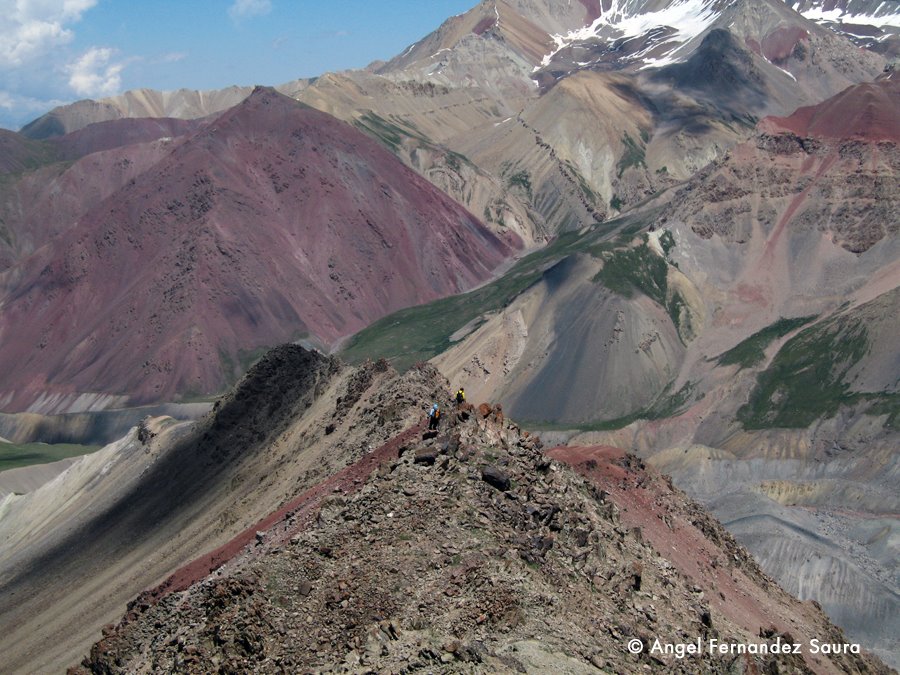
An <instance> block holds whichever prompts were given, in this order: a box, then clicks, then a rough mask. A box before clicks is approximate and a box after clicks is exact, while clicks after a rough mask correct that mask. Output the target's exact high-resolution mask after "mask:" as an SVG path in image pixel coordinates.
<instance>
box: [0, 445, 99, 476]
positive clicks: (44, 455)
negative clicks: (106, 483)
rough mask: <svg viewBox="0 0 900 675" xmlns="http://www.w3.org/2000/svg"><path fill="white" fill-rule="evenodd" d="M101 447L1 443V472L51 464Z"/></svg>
mask: <svg viewBox="0 0 900 675" xmlns="http://www.w3.org/2000/svg"><path fill="white" fill-rule="evenodd" d="M101 447H102V446H99V445H78V444H75V443H0V471H6V470H7V469H16V468H19V467H23V466H31V465H32V464H49V463H50V462H57V461H59V460H61V459H66V458H67V457H78V456H80V455H86V454H88V453H91V452H94V451H96V450H99V449H100V448H101Z"/></svg>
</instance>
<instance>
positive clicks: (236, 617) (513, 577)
mask: <svg viewBox="0 0 900 675" xmlns="http://www.w3.org/2000/svg"><path fill="white" fill-rule="evenodd" d="M446 417H447V419H445V421H444V425H443V428H442V429H440V430H439V432H438V433H437V434H430V433H423V432H422V430H421V427H419V428H414V429H413V430H411V431H409V432H407V433H406V434H404V435H402V436H400V437H397V438H395V439H394V440H393V441H392V442H389V443H388V444H386V445H385V446H382V447H381V448H379V449H377V450H375V451H374V452H373V453H371V454H370V455H367V456H366V457H364V458H363V459H362V460H361V461H360V462H358V463H357V464H355V465H352V466H350V467H348V468H347V469H345V470H344V471H341V472H340V473H338V474H337V475H335V476H334V477H332V479H330V480H329V481H328V483H327V487H328V488H329V493H328V494H327V496H325V497H322V496H321V494H319V496H316V497H315V498H314V496H312V494H311V493H312V491H310V493H309V494H307V495H301V497H300V498H298V500H297V501H296V502H295V503H294V504H292V505H291V506H290V508H289V509H288V510H287V511H285V512H284V513H283V517H282V518H281V519H280V520H277V521H276V522H269V523H267V525H266V529H263V530H259V531H257V532H256V533H255V537H254V538H253V540H252V541H251V542H249V543H248V545H247V546H246V547H244V548H243V550H242V551H240V552H239V553H238V555H237V556H236V557H234V558H233V559H231V560H230V561H229V562H227V563H225V564H224V565H223V566H221V567H219V568H218V569H217V570H215V571H214V572H213V573H211V574H209V575H208V576H206V577H204V578H203V579H202V581H200V582H199V583H195V584H193V585H191V586H187V585H184V584H182V585H177V584H174V585H169V586H168V587H166V588H165V589H157V591H156V592H154V593H145V594H143V595H142V596H140V597H139V598H138V599H137V600H136V601H134V602H133V603H132V604H131V605H130V606H129V611H128V613H127V614H126V616H125V618H124V619H123V620H122V622H121V623H120V624H119V625H118V626H109V627H107V629H106V630H105V631H104V637H103V639H102V640H101V641H100V642H98V643H97V644H96V645H94V647H93V649H92V650H91V653H90V655H89V656H88V657H86V658H85V659H84V661H83V662H82V664H81V666H80V667H78V668H75V669H72V671H71V672H74V673H86V672H95V673H122V672H128V673H140V672H197V673H200V672H204V673H205V672H220V673H243V672H260V673H282V672H290V673H297V672H315V673H325V672H347V673H411V672H440V673H461V672H466V673H526V672H532V673H539V672H554V673H596V672H610V673H611V672H616V673H632V672H640V671H644V670H659V671H665V672H676V673H695V672H710V673H755V672H767V673H805V672H887V670H886V669H884V668H883V666H881V665H880V664H878V663H877V662H874V661H872V660H869V659H868V658H867V657H858V656H855V655H850V656H847V655H844V656H840V657H834V658H833V660H831V661H828V660H818V661H815V660H811V659H808V660H807V661H804V657H803V656H800V655H788V656H784V655H782V656H778V657H772V656H764V657H759V656H747V655H741V656H735V655H725V656H721V655H715V656H711V655H709V654H704V655H702V656H700V657H688V658H686V659H676V658H675V657H674V656H672V655H663V654H647V653H646V651H647V650H646V649H645V652H644V653H643V654H641V655H638V656H635V655H632V654H630V653H629V652H628V650H627V649H626V645H627V643H628V641H629V640H631V639H638V640H641V641H642V643H643V645H645V646H646V647H647V648H648V649H649V647H650V646H651V644H652V641H653V639H654V638H659V639H660V641H661V642H670V643H686V642H693V641H696V640H697V639H698V638H700V639H702V640H704V641H705V640H707V639H709V638H712V637H715V638H719V639H721V640H723V641H726V642H728V641H732V642H740V643H747V642H767V641H771V640H772V639H774V638H776V637H778V636H779V635H781V637H782V639H783V640H787V641H789V642H790V641H791V640H792V637H791V636H790V635H788V634H786V633H784V631H782V630H781V629H780V627H779V626H777V625H771V626H770V625H766V624H760V623H759V622H758V621H756V617H755V616H750V618H749V621H750V625H752V626H753V628H752V629H751V630H748V628H747V626H746V625H742V623H741V622H740V621H735V620H733V618H731V617H730V614H729V612H728V611H727V610H725V609H724V607H723V605H722V604H721V603H718V602H715V603H711V602H710V601H709V600H707V594H706V593H704V587H708V584H702V585H698V583H696V580H695V579H692V578H691V576H690V575H689V573H690V572H691V570H692V569H693V568H691V567H690V566H688V565H685V562H684V560H680V559H678V558H677V557H675V556H670V557H671V560H670V559H669V558H666V557H663V556H661V555H660V553H659V550H660V549H661V548H662V546H661V544H660V542H659V541H657V539H656V532H657V531H658V532H662V531H663V530H662V529H659V528H657V529H656V530H654V529H653V527H649V526H648V527H647V528H646V531H647V533H648V536H644V533H643V531H642V529H641V528H640V527H634V526H632V525H631V520H633V519H634V517H635V511H636V510H640V508H641V506H640V500H639V499H633V500H632V501H630V502H629V503H628V504H627V505H624V502H623V503H620V504H618V505H617V503H616V500H617V499H618V497H617V493H616V490H615V489H610V490H605V489H601V488H600V487H599V484H600V483H601V482H602V481H600V480H599V479H598V480H593V479H592V476H591V472H596V471H598V470H600V469H606V478H607V479H609V480H611V481H613V482H614V483H615V485H616V486H618V487H620V488H622V489H624V488H626V487H627V488H629V489H630V490H633V491H636V492H640V491H641V490H642V489H643V488H642V487H641V485H642V484H643V483H651V482H652V483H654V485H656V486H657V487H658V486H659V485H661V484H663V485H666V486H667V487H665V488H663V490H664V491H666V492H667V496H666V497H665V499H666V509H665V512H666V513H665V517H666V518H668V519H669V520H668V525H669V526H670V527H672V526H673V525H672V523H673V519H674V520H678V521H679V522H680V521H684V522H685V523H690V522H691V521H693V522H695V523H696V526H694V525H690V527H691V528H693V529H691V530H690V531H691V533H692V534H691V535H690V536H693V537H695V538H696V539H697V541H700V539H702V540H703V542H702V543H703V546H704V547H706V549H715V550H716V551H717V552H718V554H720V556H719V558H718V559H719V560H720V561H721V563H720V564H721V565H722V566H723V568H725V569H728V568H734V569H735V570H737V571H739V572H741V575H742V576H741V577H740V578H742V579H745V580H746V584H747V585H748V586H749V588H747V589H745V590H746V591H748V592H749V593H750V594H764V595H765V594H772V595H773V598H774V599H773V600H772V603H774V604H778V603H781V604H778V610H779V612H783V611H786V609H785V608H787V609H791V607H788V605H789V604H790V603H791V602H793V603H794V604H795V605H797V606H798V607H800V606H801V603H799V602H797V601H792V600H786V599H785V598H782V597H781V596H782V595H784V594H783V592H782V591H780V589H777V587H775V586H774V584H773V583H772V582H771V581H770V580H768V579H767V578H766V577H765V576H764V575H763V574H762V573H761V572H760V571H759V570H758V568H756V566H755V564H754V563H753V562H752V561H751V560H750V559H749V558H748V557H747V556H746V555H745V554H744V553H743V551H741V550H739V549H736V548H735V547H736V545H735V544H734V542H733V540H732V539H731V538H730V537H729V536H728V535H727V533H725V532H724V531H723V530H721V527H720V526H718V524H717V523H715V521H713V520H712V519H711V518H709V517H708V516H706V515H705V514H703V513H702V512H701V511H700V510H699V508H698V507H697V505H696V504H694V503H693V502H691V501H690V500H689V499H688V498H687V497H685V496H684V495H683V494H682V493H679V492H678V491H676V490H672V489H671V487H670V484H668V483H667V482H666V481H665V480H664V479H663V478H661V477H659V476H651V475H650V474H648V473H647V471H646V470H645V469H644V467H643V465H642V463H641V462H640V461H639V460H637V459H636V458H634V457H630V456H618V457H614V456H612V455H609V454H607V455H606V456H605V459H606V463H605V464H604V463H600V464H598V462H597V461H596V460H594V461H593V463H591V461H590V460H588V461H586V462H584V464H583V465H582V466H581V469H580V470H581V471H582V472H583V473H585V476H586V477H583V476H580V475H579V474H578V473H576V472H575V471H573V470H572V469H571V468H569V467H568V466H566V464H564V463H562V462H560V461H555V460H552V459H550V458H549V457H548V456H547V455H546V454H545V452H544V451H543V450H542V444H541V442H540V440H539V439H537V438H536V437H534V436H530V435H529V434H528V432H524V431H521V430H520V429H519V428H518V427H517V426H516V425H515V424H513V423H510V422H509V421H508V420H505V419H504V418H503V414H502V412H501V411H500V410H499V409H498V408H495V407H491V406H488V405H483V406H481V407H480V408H478V409H476V408H472V407H471V406H467V407H465V409H463V410H460V411H458V412H455V413H453V414H451V415H448V416H446ZM571 459H572V458H567V459H565V460H564V461H568V460H571ZM320 492H321V491H320ZM626 509H627V510H628V512H629V514H628V515H626V513H625V510H626ZM647 513H650V512H649V511H647ZM645 515H646V514H645ZM623 516H625V517H623ZM654 518H655V516H654ZM629 519H631V520H629ZM659 519H660V522H665V521H664V518H663V516H660V518H659ZM686 527H687V526H686ZM674 531H676V532H677V531H678V530H677V528H676V529H675V530H674ZM679 536H681V535H679ZM684 541H685V542H686V543H687V544H689V545H690V546H693V545H694V544H693V543H692V540H691V539H690V537H689V536H687V535H684ZM706 549H704V551H703V555H705V556H707V557H708V555H709V551H708V550H706ZM690 550H691V549H690V547H688V548H687V550H684V551H682V554H681V555H682V556H689V555H690ZM697 569H700V568H699V567H697ZM685 570H686V571H687V572H688V573H686V572H685ZM732 576H734V577H735V578H737V577H736V575H735V574H732ZM729 592H730V591H729ZM723 597H724V596H723ZM785 597H786V596H785ZM785 603H787V604H785ZM782 605H784V606H782ZM793 609H794V610H796V609H797V608H793ZM802 609H803V612H806V613H807V615H808V614H809V612H813V614H814V615H815V616H816V617H817V618H816V619H815V620H816V621H817V622H819V625H818V626H815V627H812V626H809V625H803V626H794V629H795V630H798V631H800V632H801V633H802V632H803V631H807V632H808V631H810V630H826V629H827V631H830V632H829V635H828V637H830V638H832V639H839V638H840V633H839V631H837V629H835V628H834V627H832V626H828V625H827V621H826V620H825V618H824V615H822V614H821V612H817V611H816V610H814V608H811V606H809V605H802ZM803 612H800V611H799V610H797V611H796V612H795V614H794V615H795V616H800V615H801V614H802V613H803ZM792 616H793V615H792ZM754 622H755V623H754ZM743 623H744V624H747V621H744V622H743ZM704 644H705V642H704ZM807 658H808V657H807Z"/></svg>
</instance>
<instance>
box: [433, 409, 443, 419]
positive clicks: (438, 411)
mask: <svg viewBox="0 0 900 675" xmlns="http://www.w3.org/2000/svg"><path fill="white" fill-rule="evenodd" d="M434 419H436V420H439V419H441V409H440V408H438V409H437V410H435V411H434Z"/></svg>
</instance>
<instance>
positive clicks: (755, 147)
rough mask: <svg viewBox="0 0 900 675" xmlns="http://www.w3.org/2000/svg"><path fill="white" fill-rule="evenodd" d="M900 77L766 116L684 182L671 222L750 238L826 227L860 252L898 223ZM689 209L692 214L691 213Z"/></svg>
mask: <svg viewBox="0 0 900 675" xmlns="http://www.w3.org/2000/svg"><path fill="white" fill-rule="evenodd" d="M898 110H900V81H898V80H896V79H890V80H883V81H880V82H875V83H870V84H863V85H858V86H856V87H851V88H850V89H848V90H846V91H844V92H842V93H841V94H839V95H838V96H835V97H833V98H831V99H829V100H828V101H825V102H824V103H822V104H820V105H818V106H813V107H810V108H800V109H799V110H797V111H796V112H795V113H794V114H793V115H791V116H790V117H786V118H779V117H774V118H766V119H765V120H763V121H762V122H761V123H760V132H761V133H760V134H759V135H757V137H756V139H754V141H753V142H752V143H751V142H748V143H746V144H743V145H740V146H738V147H736V148H734V149H733V150H732V152H731V153H730V155H729V157H728V158H726V159H724V160H722V161H720V162H717V163H715V164H712V165H710V166H708V167H706V168H705V169H703V170H702V171H701V172H700V173H698V174H697V176H696V177H695V178H694V179H692V181H691V182H690V183H689V184H688V185H687V186H685V187H684V188H681V189H680V190H679V192H678V194H677V195H676V198H675V200H674V201H673V203H672V205H671V207H669V209H668V210H669V211H670V212H671V213H672V214H673V216H672V217H669V218H665V219H664V220H663V222H664V223H665V222H667V221H668V220H674V219H677V220H684V221H685V222H687V223H689V224H690V227H691V228H692V229H693V230H694V232H696V233H697V234H699V235H700V236H702V237H706V238H709V237H711V236H713V235H718V236H720V237H723V238H724V239H725V240H727V241H729V242H745V241H747V240H748V239H749V238H750V237H751V236H752V233H753V230H754V228H755V227H761V228H762V229H763V231H764V232H766V233H768V234H769V236H770V238H771V240H776V239H777V238H778V237H780V236H782V235H781V233H782V232H784V233H785V235H784V236H794V237H800V236H802V235H803V233H804V232H808V231H810V230H812V231H818V232H822V233H827V234H829V235H831V236H832V238H833V239H834V240H835V241H836V242H837V243H839V244H840V245H841V246H843V247H844V248H845V249H847V250H849V251H851V252H853V253H862V252H864V251H867V250H869V249H870V248H871V247H872V246H873V245H875V244H876V243H877V242H879V241H881V240H882V239H883V238H884V237H886V236H892V235H895V234H896V233H897V231H898V228H900V218H898V216H897V214H898V212H900V201H898V200H900V195H898V194H897V190H896V189H894V188H895V186H896V184H897V180H898V175H900V150H898V141H900V113H898ZM688 214H690V215H688Z"/></svg>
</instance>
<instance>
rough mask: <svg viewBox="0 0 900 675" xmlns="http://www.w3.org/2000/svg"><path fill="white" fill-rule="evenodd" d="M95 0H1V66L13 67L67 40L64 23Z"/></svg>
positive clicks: (69, 34)
mask: <svg viewBox="0 0 900 675" xmlns="http://www.w3.org/2000/svg"><path fill="white" fill-rule="evenodd" d="M97 1H98V0H0V69H6V68H15V67H18V66H21V65H23V64H26V63H29V62H30V61H33V60H35V59H38V58H40V57H41V56H43V55H45V54H46V53H48V52H49V51H51V50H53V49H54V48H56V47H59V46H61V45H64V44H66V43H68V42H69V41H70V40H71V39H72V37H73V34H72V31H71V30H69V29H68V28H67V27H66V25H67V24H70V23H74V22H76V21H78V20H79V19H81V15H82V14H83V13H84V12H85V11H87V10H88V9H90V8H91V7H93V6H94V5H96V4H97Z"/></svg>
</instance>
